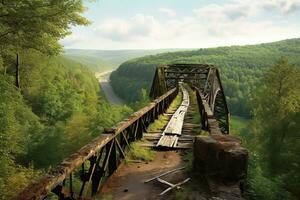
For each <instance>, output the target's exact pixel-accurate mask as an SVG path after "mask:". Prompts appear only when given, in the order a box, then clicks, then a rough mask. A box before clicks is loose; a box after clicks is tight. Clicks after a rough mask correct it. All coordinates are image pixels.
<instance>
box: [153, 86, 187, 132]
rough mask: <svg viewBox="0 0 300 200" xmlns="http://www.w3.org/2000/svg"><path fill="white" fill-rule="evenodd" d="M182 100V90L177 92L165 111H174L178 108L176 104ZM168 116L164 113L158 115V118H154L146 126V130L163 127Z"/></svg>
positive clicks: (155, 129) (156, 129)
mask: <svg viewBox="0 0 300 200" xmlns="http://www.w3.org/2000/svg"><path fill="white" fill-rule="evenodd" d="M181 102H182V92H179V94H178V95H177V96H176V97H175V99H174V100H173V102H172V103H171V105H170V106H169V108H168V109H167V113H168V112H169V113H171V112H175V111H176V110H177V108H178V106H179V105H180V104H181ZM168 121H169V118H168V117H167V116H165V115H160V116H158V119H157V120H155V121H154V122H153V123H152V124H150V125H149V127H148V128H147V131H150V132H151V131H159V130H161V129H163V128H164V127H165V126H166V125H167V124H168Z"/></svg>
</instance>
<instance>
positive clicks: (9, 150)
mask: <svg viewBox="0 0 300 200" xmlns="http://www.w3.org/2000/svg"><path fill="white" fill-rule="evenodd" d="M20 57H21V58H22V59H21V60H22V62H21V63H20V66H21V71H20V72H21V75H22V76H23V79H21V84H22V90H21V91H20V90H19V89H18V88H16V87H15V86H14V81H12V80H13V78H12V77H11V76H9V75H8V74H7V75H0V91H1V92H0V123H1V127H0V137H1V140H0V170H1V171H3V173H2V174H1V175H0V187H1V190H0V191H1V192H0V194H1V195H0V196H4V197H3V198H4V199H5V198H6V197H7V195H13V194H16V193H15V192H14V193H13V191H14V188H18V191H19V189H21V188H24V185H26V184H28V183H29V182H30V177H31V176H32V178H34V177H33V176H35V175H34V174H35V172H36V169H39V168H45V169H47V168H49V167H51V166H54V165H56V164H58V163H59V162H60V161H61V160H62V159H63V158H64V157H65V156H67V155H69V154H70V153H72V152H74V151H75V150H77V149H79V148H80V147H82V146H83V145H85V144H86V143H87V142H89V141H90V140H91V139H92V138H94V137H96V136H98V135H99V134H101V132H102V131H103V129H104V127H110V126H112V125H113V124H114V123H116V122H117V121H120V120H121V119H122V118H123V117H124V116H126V115H129V114H130V113H131V112H132V109H131V108H129V107H127V106H113V105H110V104H109V103H108V102H106V100H104V98H103V99H102V97H101V96H100V93H99V84H98V81H97V80H96V78H95V77H94V74H93V73H92V72H90V71H89V70H88V69H87V68H85V67H84V66H82V65H81V64H78V63H75V62H73V61H70V60H67V59H64V58H62V57H45V56H44V55H42V54H40V53H38V52H36V51H29V52H27V53H26V54H25V53H24V54H21V55H20ZM31 163H32V164H33V166H34V170H33V169H32V171H33V172H34V174H33V173H30V171H28V170H29V168H28V169H27V168H26V166H28V165H30V164H31ZM19 165H20V166H19ZM24 166H25V167H24ZM32 168H33V167H32ZM17 179H20V182H19V184H17V183H16V180H17ZM33 180H34V179H33ZM11 182H13V183H14V184H15V186H14V187H11V186H12V183H11ZM2 191H6V192H7V195H4V194H3V193H2ZM6 199H7V198H6Z"/></svg>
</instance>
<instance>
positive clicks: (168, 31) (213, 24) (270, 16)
mask: <svg viewBox="0 0 300 200" xmlns="http://www.w3.org/2000/svg"><path fill="white" fill-rule="evenodd" d="M159 10H160V11H161V12H163V13H167V12H169V11H167V10H168V9H165V8H160V9H159ZM191 11H193V12H190V13H189V14H187V15H176V13H175V15H173V14H174V13H173V14H171V12H169V14H168V16H171V15H173V16H174V17H170V18H164V17H163V18H160V16H159V15H158V16H156V15H155V13H152V14H151V15H150V14H135V15H133V16H132V17H129V18H127V19H126V18H113V19H106V20H104V21H101V22H99V24H98V25H97V26H96V25H94V27H93V28H92V29H90V30H92V31H90V33H89V35H88V37H87V38H89V41H90V42H89V44H87V45H86V46H87V47H86V46H82V44H83V43H86V42H84V41H83V40H84V38H83V37H82V36H76V33H75V35H74V34H73V36H72V37H73V38H72V37H71V38H69V39H67V40H65V41H64V44H65V45H66V46H69V47H73V48H74V47H77V46H78V45H79V42H80V41H81V42H82V43H81V46H80V47H79V48H91V47H92V48H99V49H111V48H112V49H115V48H175V47H182V48H200V47H211V46H220V45H236V44H251V43H261V42H271V41H275V40H281V39H286V38H292V37H300V22H297V21H296V20H292V21H291V20H290V19H295V18H297V17H299V16H300V0H285V1H283V0H264V1H258V0H257V1H250V0H235V1H231V2H229V3H224V4H222V5H221V4H207V5H205V6H202V7H199V8H196V9H194V10H191ZM156 14H157V12H156ZM294 15H295V16H296V17H295V16H294ZM77 35H78V34H77ZM81 35H82V34H81ZM91 41H92V42H91ZM72 42H73V44H72ZM96 45H98V47H97V46H96Z"/></svg>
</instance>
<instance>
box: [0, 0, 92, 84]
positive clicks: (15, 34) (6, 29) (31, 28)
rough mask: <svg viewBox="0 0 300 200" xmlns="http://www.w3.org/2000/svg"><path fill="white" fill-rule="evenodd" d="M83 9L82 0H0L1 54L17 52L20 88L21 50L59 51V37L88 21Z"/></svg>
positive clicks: (48, 52)
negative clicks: (83, 14)
mask: <svg viewBox="0 0 300 200" xmlns="http://www.w3.org/2000/svg"><path fill="white" fill-rule="evenodd" d="M83 11H84V7H83V4H82V0H2V1H0V13H1V14H0V55H1V57H2V58H5V57H12V56H13V54H14V55H15V61H14V63H15V73H16V74H15V76H16V86H17V87H20V81H19V63H20V61H19V59H20V56H19V54H20V52H22V51H26V50H28V49H35V50H37V51H40V52H42V53H45V54H47V55H54V54H58V53H59V52H60V51H61V45H60V44H59V40H60V39H62V38H63V37H65V36H66V35H68V34H69V33H70V31H69V29H70V26H71V25H72V26H75V25H87V24H88V21H87V20H86V19H85V18H84V17H82V16H81V13H82V12H83ZM6 54H8V55H10V56H6ZM11 62H12V61H11V60H6V62H4V63H5V64H8V63H11Z"/></svg>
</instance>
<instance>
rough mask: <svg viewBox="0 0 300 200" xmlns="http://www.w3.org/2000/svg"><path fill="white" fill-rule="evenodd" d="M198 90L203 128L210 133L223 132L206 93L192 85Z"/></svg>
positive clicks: (197, 95)
mask: <svg viewBox="0 0 300 200" xmlns="http://www.w3.org/2000/svg"><path fill="white" fill-rule="evenodd" d="M192 88H193V90H194V91H195V92H196V97H197V103H198V107H199V113H200V115H201V126H202V129H203V130H206V131H209V133H210V134H222V131H221V129H220V126H219V122H218V121H217V119H216V118H215V116H214V114H213V112H212V110H211V108H210V106H209V104H208V102H207V101H206V99H205V97H204V95H203V94H202V92H201V91H200V90H199V89H198V88H197V87H194V86H193V87H192Z"/></svg>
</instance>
